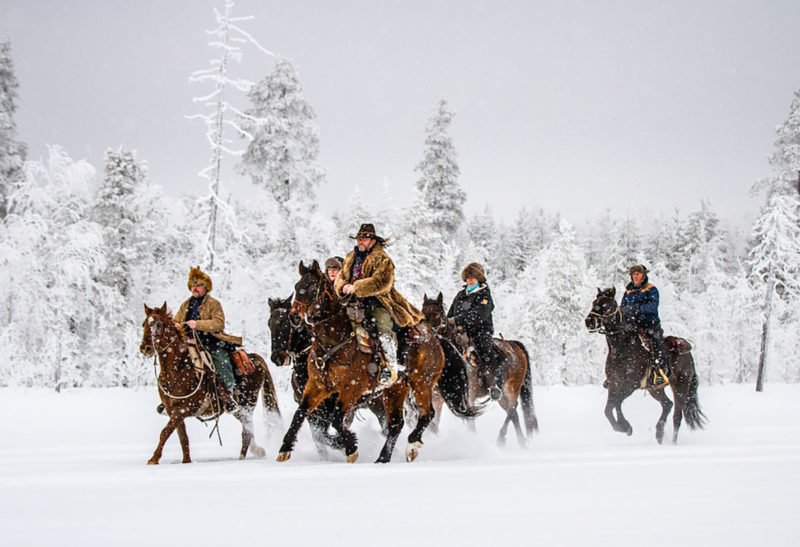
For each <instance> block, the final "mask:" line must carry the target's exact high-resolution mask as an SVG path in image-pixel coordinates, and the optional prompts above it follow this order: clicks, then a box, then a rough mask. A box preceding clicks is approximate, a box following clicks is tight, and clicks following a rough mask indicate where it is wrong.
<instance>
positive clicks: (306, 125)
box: [237, 58, 325, 258]
mask: <svg viewBox="0 0 800 547" xmlns="http://www.w3.org/2000/svg"><path fill="white" fill-rule="evenodd" d="M248 97H249V99H250V102H251V103H252V107H251V108H249V109H248V110H246V111H245V112H244V113H243V115H242V116H241V119H240V124H241V127H242V128H243V129H244V130H245V131H246V132H247V133H248V134H249V135H250V138H251V141H250V144H249V145H248V147H247V150H246V151H245V153H244V154H243V155H242V158H241V161H240V162H239V164H238V166H237V168H238V170H239V172H241V173H242V174H244V175H249V176H250V178H251V179H252V181H253V184H255V185H256V186H258V187H259V188H263V189H264V190H266V191H267V192H268V194H269V195H270V196H271V197H272V199H274V201H275V203H276V204H277V206H278V211H279V212H280V214H281V217H282V220H283V230H284V231H285V232H286V233H285V234H284V235H283V239H284V241H285V242H286V243H287V245H284V251H285V252H284V255H285V256H284V258H288V257H292V258H293V257H296V256H297V255H298V253H299V252H300V251H301V250H302V251H303V252H309V251H310V250H311V249H309V247H317V248H319V249H321V247H322V245H320V242H319V237H318V236H319V233H318V231H316V230H315V229H314V227H312V226H309V219H310V216H311V215H312V214H313V213H314V212H315V211H316V208H317V197H316V195H317V194H316V193H317V189H318V188H319V186H320V184H322V183H323V182H324V181H325V169H324V168H323V167H322V165H321V164H320V163H319V129H318V127H317V124H316V114H315V113H314V109H313V108H312V107H311V105H310V104H309V103H308V101H307V100H306V98H305V96H304V95H303V88H302V86H301V84H300V77H299V75H298V73H297V70H295V68H294V66H293V65H292V63H291V62H290V61H289V60H288V59H284V58H278V59H277V61H276V63H275V69H274V70H273V71H272V73H271V74H269V76H267V77H266V78H264V79H263V80H261V81H260V82H258V83H257V84H254V85H253V86H252V87H251V88H250V90H249V91H248Z"/></svg>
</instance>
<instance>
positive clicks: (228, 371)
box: [174, 266, 242, 412]
mask: <svg viewBox="0 0 800 547" xmlns="http://www.w3.org/2000/svg"><path fill="white" fill-rule="evenodd" d="M188 286H189V290H190V291H191V292H192V296H191V297H190V298H189V299H188V300H186V301H185V302H184V303H183V304H181V307H180V308H178V313H176V314H175V317H174V321H175V323H177V324H178V325H180V326H185V327H188V329H189V333H188V334H189V336H190V337H192V338H194V340H195V341H196V342H199V345H200V346H202V347H204V348H205V349H206V350H208V352H209V353H210V354H211V360H212V361H213V362H214V368H215V369H216V372H217V374H219V377H220V379H221V380H222V385H223V386H225V391H226V393H225V394H224V396H223V399H224V400H225V401H224V406H225V410H227V411H228V412H232V411H234V410H236V408H237V400H238V399H239V393H238V391H239V390H238V389H237V388H236V380H235V379H234V376H233V365H232V364H231V359H230V357H229V356H228V346H229V345H233V346H241V345H242V339H241V338H240V337H238V336H232V335H230V334H225V332H224V330H225V312H223V311H222V304H220V303H219V300H217V299H216V298H214V297H212V296H211V295H210V294H208V293H209V292H211V287H212V284H211V278H210V277H209V276H208V274H206V273H205V272H203V271H202V270H200V267H199V266H198V267H196V268H192V269H191V270H190V271H189V282H188Z"/></svg>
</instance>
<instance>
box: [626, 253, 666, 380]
mask: <svg viewBox="0 0 800 547" xmlns="http://www.w3.org/2000/svg"><path fill="white" fill-rule="evenodd" d="M628 273H629V274H630V276H631V282H630V283H628V286H627V287H625V295H624V296H623V297H622V302H621V303H620V306H619V307H620V310H622V316H623V317H624V318H625V320H626V321H627V322H628V323H630V324H632V325H634V326H636V327H639V328H641V329H643V330H644V332H645V333H646V334H647V335H648V336H649V337H650V338H651V339H652V340H653V351H654V353H655V362H654V374H653V379H652V381H653V385H656V386H659V385H664V384H666V383H668V382H669V380H668V379H667V378H668V376H669V374H670V370H669V361H668V360H667V349H666V346H665V345H664V331H663V330H662V329H661V320H660V319H659V317H658V289H656V288H655V286H654V285H652V284H651V283H650V282H649V281H648V278H647V274H648V273H650V271H649V270H648V269H647V268H646V267H645V266H644V265H643V264H635V265H633V266H631V267H630V269H629V270H628Z"/></svg>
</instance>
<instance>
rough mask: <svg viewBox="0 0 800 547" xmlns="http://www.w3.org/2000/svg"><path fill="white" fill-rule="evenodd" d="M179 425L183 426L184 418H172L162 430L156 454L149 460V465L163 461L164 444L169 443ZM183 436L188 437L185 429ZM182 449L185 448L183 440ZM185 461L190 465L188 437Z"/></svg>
mask: <svg viewBox="0 0 800 547" xmlns="http://www.w3.org/2000/svg"><path fill="white" fill-rule="evenodd" d="M179 425H181V426H183V417H181V418H177V417H173V416H170V418H169V421H168V422H167V425H165V426H164V429H162V430H161V436H160V437H159V439H158V446H157V447H156V450H155V452H153V455H152V456H151V457H150V459H149V460H147V465H157V464H158V462H159V460H161V452H162V451H163V450H164V444H165V443H166V442H167V439H169V436H170V435H172V432H173V431H175V428H176V427H178V426H179ZM183 434H184V435H186V429H185V427H184V429H183ZM180 435H181V434H180V432H178V436H179V437H180ZM181 447H182V448H184V447H183V440H182V439H181ZM183 461H184V462H185V463H188V462H189V461H190V460H189V438H188V436H187V437H186V446H185V448H184V452H183Z"/></svg>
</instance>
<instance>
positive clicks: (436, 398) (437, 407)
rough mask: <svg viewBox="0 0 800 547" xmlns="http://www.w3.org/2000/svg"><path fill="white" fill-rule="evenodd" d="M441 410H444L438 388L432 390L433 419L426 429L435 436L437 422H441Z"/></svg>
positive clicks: (437, 430)
mask: <svg viewBox="0 0 800 547" xmlns="http://www.w3.org/2000/svg"><path fill="white" fill-rule="evenodd" d="M442 408H444V397H442V394H441V392H440V391H439V388H438V386H437V387H434V388H433V410H434V412H435V415H434V418H433V420H432V421H431V423H430V425H429V426H428V429H430V430H431V432H432V433H435V434H436V435H438V434H439V422H440V421H441V420H442Z"/></svg>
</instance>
